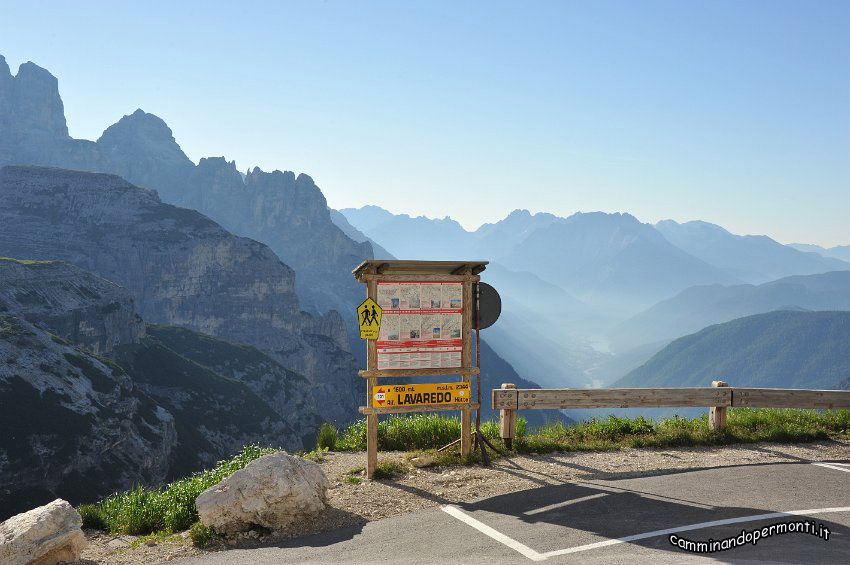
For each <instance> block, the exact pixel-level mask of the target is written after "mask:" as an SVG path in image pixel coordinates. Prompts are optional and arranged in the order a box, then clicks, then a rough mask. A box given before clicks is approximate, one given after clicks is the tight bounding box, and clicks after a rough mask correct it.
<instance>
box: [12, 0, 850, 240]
mask: <svg viewBox="0 0 850 565" xmlns="http://www.w3.org/2000/svg"><path fill="white" fill-rule="evenodd" d="M127 4H129V3H125V2H114V1H111V2H102V3H94V2H85V1H82V0H78V1H65V2H58V1H57V2H33V1H27V2H17V1H11V2H10V1H8V0H6V1H4V2H3V5H2V9H0V54H3V55H5V56H6V58H7V60H8V62H9V65H10V66H11V67H12V69H13V72H15V70H16V69H17V66H18V65H19V64H20V63H22V62H25V61H27V60H32V61H33V62H35V63H37V64H39V65H41V66H43V67H45V68H47V69H49V70H50V71H51V72H52V73H53V74H54V75H56V76H57V77H58V78H59V86H60V90H61V93H62V97H63V99H64V102H65V110H66V114H67V116H68V125H69V128H70V131H71V135H73V136H75V137H81V138H88V139H96V138H97V137H98V136H99V135H100V133H101V132H102V131H103V129H104V128H106V127H107V126H109V125H110V124H112V123H114V122H115V121H117V120H118V119H119V118H120V117H121V116H122V115H124V114H129V113H131V112H132V111H133V110H135V109H136V108H139V107H140V108H142V109H144V110H146V111H148V112H152V113H154V114H156V115H158V116H160V117H162V118H163V119H164V120H165V121H166V122H167V123H168V124H169V125H170V126H171V128H172V130H173V131H174V133H175V137H176V138H177V141H178V142H179V143H180V145H181V146H182V147H183V150H184V151H185V152H186V154H187V155H189V157H190V158H191V159H193V160H195V161H197V160H198V159H199V158H200V157H206V156H213V155H216V156H218V155H224V156H226V157H227V158H228V159H235V160H236V163H237V166H238V167H239V168H240V169H241V170H245V169H247V168H248V167H249V166H250V167H253V166H254V165H257V166H260V167H261V168H263V169H266V170H270V169H275V168H279V169H289V170H294V171H296V172H306V173H308V174H310V175H311V176H312V177H313V178H314V179H315V180H316V182H317V183H318V184H319V186H320V187H321V188H322V190H323V192H324V194H325V196H326V197H327V199H328V202H329V204H330V205H331V206H333V207H336V208H343V207H348V206H360V205H363V204H378V205H381V206H383V207H385V208H388V209H389V210H391V211H393V212H405V213H409V214H414V215H418V214H425V215H428V216H431V217H442V216H445V215H451V216H452V217H454V218H456V219H458V220H459V221H461V223H463V224H464V225H465V226H466V227H467V228H475V227H477V226H478V225H479V224H480V223H482V222H484V221H494V220H496V219H499V218H501V217H503V216H504V215H505V214H506V213H508V212H509V211H511V210H513V209H515V208H528V209H530V210H532V211H549V212H553V213H557V214H560V215H569V214H571V213H573V212H576V211H592V210H603V211H626V212H630V213H632V214H634V215H635V216H637V217H638V218H640V219H641V220H643V221H648V222H654V221H657V220H659V219H663V218H673V219H676V220H679V221H684V220H690V219H697V218H699V219H704V220H708V221H712V222H715V223H719V224H721V225H723V226H725V227H727V228H728V229H730V230H732V231H734V232H737V233H766V234H768V235H771V236H772V237H774V238H776V239H778V240H780V241H783V242H791V241H800V242H809V243H818V244H822V245H835V244H848V243H850V33H848V30H850V1H846V0H841V1H836V2H830V1H824V0H817V1H813V2H810V1H804V0H800V1H794V2H782V1H777V0H770V1H765V2H760V1H755V0H746V1H734V2H733V1H728V2H726V1H718V0H710V1H693V0H691V1H682V0H674V1H670V2H655V1H652V2H650V1H625V0H624V1H620V2H601V1H598V0H594V1H584V2H567V1H561V2H552V3H548V2H511V3H500V2H493V1H490V0H488V1H486V2H484V1H481V2H466V1H458V0H455V1H452V2H411V1H409V0H405V1H398V2H386V3H384V2H380V3H378V2H356V1H351V0H347V1H338V0H329V1H326V2H245V1H239V2H236V1H233V2H219V3H213V2H185V1H181V2H152V1H146V2H136V3H135V6H128V5H127Z"/></svg>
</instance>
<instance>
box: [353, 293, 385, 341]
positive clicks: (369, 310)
mask: <svg viewBox="0 0 850 565" xmlns="http://www.w3.org/2000/svg"><path fill="white" fill-rule="evenodd" d="M357 323H358V324H360V339H378V333H379V332H380V330H381V307H380V306H378V303H377V302H375V301H374V300H372V299H371V298H367V299H366V300H364V301H363V304H361V305H360V306H358V307H357Z"/></svg>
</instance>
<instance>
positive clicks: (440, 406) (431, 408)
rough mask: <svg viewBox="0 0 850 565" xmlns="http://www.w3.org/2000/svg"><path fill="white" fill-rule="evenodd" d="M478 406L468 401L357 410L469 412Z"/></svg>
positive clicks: (377, 411) (362, 412)
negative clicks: (465, 402)
mask: <svg viewBox="0 0 850 565" xmlns="http://www.w3.org/2000/svg"><path fill="white" fill-rule="evenodd" d="M478 406H479V405H478V403H477V402H470V403H469V404H434V405H430V406H396V407H393V408H387V407H384V408H380V407H371V406H360V407H359V408H358V409H357V410H358V411H359V412H360V413H361V414H408V413H410V412H442V411H445V410H461V411H464V412H469V410H477V409H478ZM467 409H469V410H467Z"/></svg>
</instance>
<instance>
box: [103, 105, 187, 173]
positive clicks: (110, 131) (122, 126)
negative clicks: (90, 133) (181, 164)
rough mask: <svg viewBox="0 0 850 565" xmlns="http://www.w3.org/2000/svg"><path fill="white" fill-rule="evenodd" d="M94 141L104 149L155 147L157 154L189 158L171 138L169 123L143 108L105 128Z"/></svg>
mask: <svg viewBox="0 0 850 565" xmlns="http://www.w3.org/2000/svg"><path fill="white" fill-rule="evenodd" d="M97 144H98V146H99V147H102V148H104V149H106V150H110V149H111V150H116V149H123V150H128V149H143V150H145V153H147V152H149V151H150V150H152V149H155V150H156V153H158V154H160V155H168V154H171V155H173V157H174V158H176V159H178V160H186V161H188V160H189V158H188V157H186V155H185V153H183V150H182V149H180V146H179V145H178V144H177V141H176V140H175V139H174V134H173V133H172V132H171V128H169V127H168V124H166V123H165V121H164V120H163V119H162V118H160V117H159V116H155V115H154V114H149V113H147V112H145V111H144V110H142V109H138V110H136V111H135V112H133V113H132V114H130V115H129V116H124V117H123V118H121V119H120V120H118V121H117V122H116V123H114V124H112V125H111V126H109V127H108V128H106V130H105V131H104V132H103V134H102V135H101V136H100V138H99V139H98V140H97Z"/></svg>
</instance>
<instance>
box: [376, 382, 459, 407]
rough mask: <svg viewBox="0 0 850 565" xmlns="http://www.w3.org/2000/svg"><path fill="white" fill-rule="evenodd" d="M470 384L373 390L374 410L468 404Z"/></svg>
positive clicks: (395, 386)
mask: <svg viewBox="0 0 850 565" xmlns="http://www.w3.org/2000/svg"><path fill="white" fill-rule="evenodd" d="M469 391H470V388H469V383H435V384H419V385H389V386H379V387H375V388H373V389H372V395H373V399H372V400H373V402H372V406H373V407H374V408H382V407H397V406H429V405H431V406H433V405H439V404H468V403H469V397H470V394H469Z"/></svg>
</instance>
